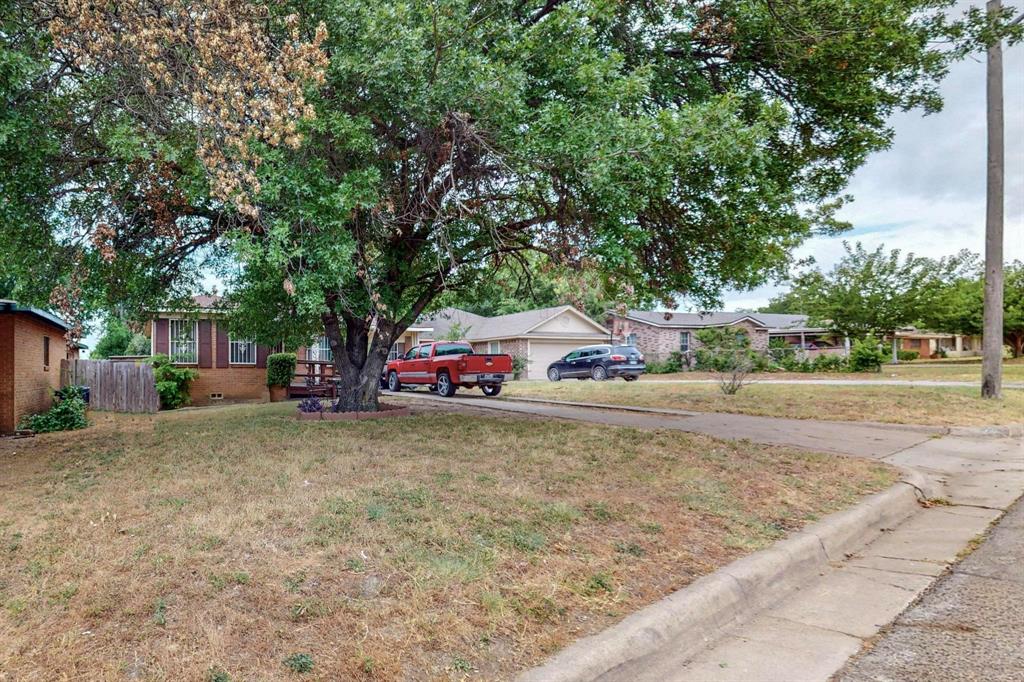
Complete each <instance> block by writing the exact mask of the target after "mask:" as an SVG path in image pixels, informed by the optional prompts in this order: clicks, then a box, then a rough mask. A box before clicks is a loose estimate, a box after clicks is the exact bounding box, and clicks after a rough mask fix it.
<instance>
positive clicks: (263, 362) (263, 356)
mask: <svg viewBox="0 0 1024 682" xmlns="http://www.w3.org/2000/svg"><path fill="white" fill-rule="evenodd" d="M268 355H270V349H269V348H267V347H266V346H260V345H257V346H256V366H257V367H266V366H267V356H268Z"/></svg>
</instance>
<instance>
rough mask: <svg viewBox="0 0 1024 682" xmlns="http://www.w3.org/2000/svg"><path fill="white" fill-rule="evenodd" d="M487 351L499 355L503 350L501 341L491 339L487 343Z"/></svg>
mask: <svg viewBox="0 0 1024 682" xmlns="http://www.w3.org/2000/svg"><path fill="white" fill-rule="evenodd" d="M487 352H488V353H491V354H492V355H497V354H498V353H500V352H501V341H491V342H490V343H488V344H487Z"/></svg>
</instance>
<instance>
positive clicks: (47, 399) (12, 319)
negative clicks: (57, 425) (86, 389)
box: [0, 300, 79, 433]
mask: <svg viewBox="0 0 1024 682" xmlns="http://www.w3.org/2000/svg"><path fill="white" fill-rule="evenodd" d="M68 329H69V326H68V324H67V323H65V322H64V321H63V320H61V319H60V318H58V317H56V316H54V315H51V314H50V313H48V312H46V311H45V310H39V309H37V308H29V307H25V306H21V305H18V304H17V303H15V302H14V301H7V300H0V433H10V432H12V431H14V430H15V429H16V428H17V426H18V422H19V421H20V420H21V418H22V417H24V416H26V415H29V414H35V413H38V412H45V411H46V410H48V409H50V406H51V404H52V403H53V392H54V391H55V390H57V389H58V388H60V361H61V360H64V359H70V358H77V357H78V349H79V347H78V346H69V345H68V342H67V340H66V339H65V334H66V333H67V331H68Z"/></svg>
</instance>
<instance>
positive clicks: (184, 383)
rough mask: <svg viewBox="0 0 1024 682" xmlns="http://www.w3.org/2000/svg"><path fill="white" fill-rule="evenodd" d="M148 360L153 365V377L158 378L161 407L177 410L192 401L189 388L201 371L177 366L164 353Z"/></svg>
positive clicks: (157, 384)
mask: <svg viewBox="0 0 1024 682" xmlns="http://www.w3.org/2000/svg"><path fill="white" fill-rule="evenodd" d="M147 362H149V363H150V364H151V365H153V378H154V379H156V392H157V394H159V396H160V408H161V409H163V410H176V409H178V408H179V407H182V406H183V405H188V404H189V403H191V402H192V397H191V396H190V395H189V388H191V387H192V382H193V381H195V380H196V377H198V376H199V372H197V371H196V370H194V369H190V368H188V367H175V366H174V365H173V364H172V363H171V359H170V358H169V357H167V356H166V355H164V354H162V353H159V354H157V355H154V356H153V357H151V358H149V360H147Z"/></svg>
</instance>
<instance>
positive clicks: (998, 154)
mask: <svg viewBox="0 0 1024 682" xmlns="http://www.w3.org/2000/svg"><path fill="white" fill-rule="evenodd" d="M1001 8H1002V3H1001V2H1000V0H989V1H988V6H987V9H988V14H989V17H995V16H997V15H998V14H999V11H1000V9H1001ZM985 91H986V102H987V107H988V109H987V112H988V113H987V117H988V121H987V123H988V181H987V192H986V197H985V203H986V206H985V310H984V322H983V324H984V331H983V332H982V336H981V347H982V359H981V397H982V398H998V397H1000V394H1001V393H1002V388H1003V41H1002V39H998V40H995V41H993V42H992V44H990V45H989V46H988V71H987V79H986V81H985Z"/></svg>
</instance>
